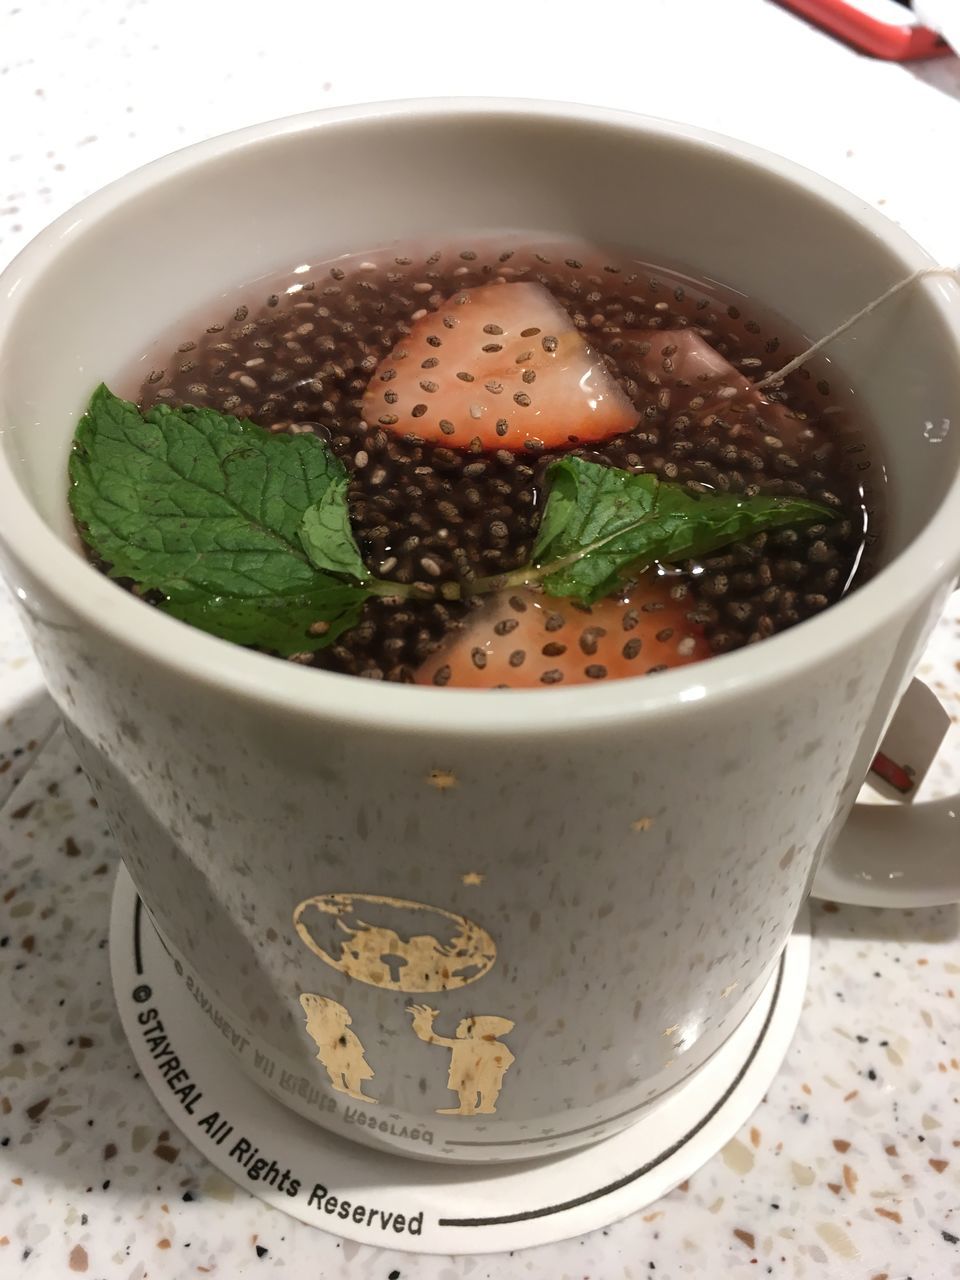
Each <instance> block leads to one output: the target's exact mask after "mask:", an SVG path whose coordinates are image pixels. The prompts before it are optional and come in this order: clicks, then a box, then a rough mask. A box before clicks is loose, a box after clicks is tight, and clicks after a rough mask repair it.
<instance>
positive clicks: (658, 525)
mask: <svg viewBox="0 0 960 1280" xmlns="http://www.w3.org/2000/svg"><path fill="white" fill-rule="evenodd" d="M547 478H548V482H549V486H550V488H549V493H548V498H547V504H546V507H545V509H544V513H543V519H542V521H541V524H540V529H539V532H538V534H537V539H536V543H535V545H534V549H533V561H534V564H535V565H537V566H538V567H537V576H538V577H539V579H540V580H541V582H542V583H543V586H544V589H545V590H546V591H547V592H548V593H549V594H550V595H556V596H574V597H576V598H579V599H581V600H583V601H584V602H585V603H587V604H590V603H593V602H594V601H596V600H599V599H601V598H602V597H603V596H606V595H609V594H610V593H611V592H612V591H615V590H617V588H618V587H619V586H620V585H621V584H622V582H623V581H624V579H625V577H626V576H627V575H631V576H635V575H637V574H639V573H641V572H642V571H643V570H644V569H646V568H648V567H649V566H650V565H651V564H652V563H653V562H654V561H655V560H659V561H662V562H670V561H673V560H685V559H687V558H688V557H695V556H703V555H709V554H710V553H711V552H713V551H717V550H719V548H721V547H724V546H726V545H728V544H729V543H731V542H736V541H738V540H739V539H740V538H745V537H748V536H750V535H751V534H755V533H760V532H762V531H763V530H765V529H772V528H774V527H776V526H778V525H793V524H803V523H808V522H809V521H812V520H832V519H834V518H835V513H834V512H832V511H830V510H829V509H827V508H826V507H821V506H818V505H817V504H816V503H814V502H807V501H805V500H801V499H793V498H765V497H743V496H738V495H736V494H697V493H690V492H689V491H688V490H687V489H685V488H684V487H683V486H682V485H678V484H669V483H667V482H661V481H660V480H658V479H657V477H656V476H652V475H647V474H640V475H635V474H633V473H632V472H629V471H620V470H617V469H616V468H613V467H603V466H598V465H597V464H596V463H592V462H584V461H582V460H581V459H579V458H564V459H561V460H560V461H558V462H554V463H553V464H552V465H551V466H550V468H549V469H548V472H547Z"/></svg>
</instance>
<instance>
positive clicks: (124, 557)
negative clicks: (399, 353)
mask: <svg viewBox="0 0 960 1280" xmlns="http://www.w3.org/2000/svg"><path fill="white" fill-rule="evenodd" d="M70 478H71V482H72V483H71V489H70V506H71V509H72V511H73V514H74V517H75V519H76V521H77V524H78V526H79V527H80V530H81V533H82V536H83V538H84V541H85V542H86V543H87V545H88V546H89V547H90V548H91V550H92V551H93V552H94V553H95V555H96V556H97V557H98V558H99V559H100V560H102V561H103V562H105V563H106V565H107V566H108V571H109V573H110V574H111V576H112V577H116V578H130V579H132V580H133V581H134V582H135V583H136V584H137V585H138V587H139V588H140V590H141V591H142V592H158V593H160V595H162V597H163V600H162V602H161V604H160V607H161V608H162V609H163V610H164V611H165V612H167V613H170V614H172V615H173V616H174V617H177V618H180V619H181V620H182V621H184V622H191V623H193V624H194V625H195V626H198V627H201V628H203V630H205V631H209V632H211V633H212V634H213V635H217V636H221V637H222V638H223V639H227V640H233V641H235V642H237V643H238V644H246V645H256V646H257V647H260V648H264V649H272V650H276V651H277V652H279V653H282V654H284V655H289V654H291V653H298V652H304V651H308V650H310V651H313V650H315V649H319V648H323V647H324V646H326V645H327V644H330V643H332V642H333V641H334V640H335V639H336V637H337V636H338V635H339V634H340V633H341V632H342V631H344V630H346V629H347V628H348V627H350V626H353V625H354V624H355V623H356V621H357V620H358V617H359V611H360V609H361V607H362V605H363V602H364V600H365V599H366V598H367V595H368V594H369V592H368V590H367V589H366V588H363V587H358V586H353V585H348V584H345V583H343V582H341V581H339V580H338V579H337V578H334V577H332V576H331V574H330V573H327V572H324V571H323V569H324V568H329V569H332V570H334V571H336V572H338V573H339V572H342V573H345V574H349V575H350V576H351V577H353V578H362V579H364V580H366V579H368V578H369V574H368V573H367V571H366V568H365V567H364V565H363V562H362V561H361V559H360V555H359V552H358V551H357V548H356V543H355V542H354V541H353V537H352V534H351V533H350V528H349V519H348V516H347V510H346V497H345V495H346V485H347V477H346V472H345V470H344V468H343V466H342V465H341V463H340V462H339V461H338V459H337V458H335V457H334V455H333V454H331V453H330V451H329V450H328V449H327V447H326V446H325V445H324V444H323V443H322V442H321V441H320V440H317V439H316V438H315V437H314V436H308V435H303V436H288V435H282V434H281V435H273V434H271V433H270V432H269V431H265V430H264V429H263V428H262V427H258V426H256V425H255V424H254V423H251V422H241V421H240V420H238V419H237V418H233V417H230V416H228V415H225V414H220V413H217V412H215V411H214V410H212V409H198V408H192V407H189V406H187V407H184V408H177V409H173V408H169V407H168V406H165V405H158V406H156V407H154V408H152V409H150V410H148V412H147V413H145V414H141V413H140V411H139V410H138V409H137V407H136V406H135V405H133V404H131V403H129V402H128V401H125V400H121V399H120V398H119V397H117V396H115V395H113V394H111V392H110V391H108V390H107V388H106V387H104V386H100V387H98V389H97V390H96V391H95V392H94V394H93V396H92V398H91V400H90V405H89V407H88V409H87V412H86V414H84V416H83V418H81V420H80V423H79V424H78V426H77V431H76V435H75V438H74V450H73V453H72V455H71V458H70ZM310 513H314V514H313V515H312V516H310V520H309V521H308V522H307V523H308V524H309V528H310V535H309V551H310V554H309V556H308V554H307V550H306V549H305V542H304V540H303V538H302V536H301V534H302V530H303V528H304V524H305V517H307V516H308V515H310ZM328 534H329V536H330V539H331V546H330V547H329V548H328V549H327V550H326V551H324V541H323V540H324V537H325V536H327V535H328ZM376 585H378V584H373V583H372V584H371V587H370V590H373V589H375V587H376ZM392 589H394V588H393V587H392V586H391V590H392ZM317 623H319V624H326V626H325V627H324V626H321V627H319V628H317V630H319V631H320V632H321V634H313V633H312V632H311V630H310V628H311V626H312V625H313V624H317Z"/></svg>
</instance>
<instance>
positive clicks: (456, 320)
mask: <svg viewBox="0 0 960 1280" xmlns="http://www.w3.org/2000/svg"><path fill="white" fill-rule="evenodd" d="M364 415H365V417H366V419H367V421H368V422H370V423H371V424H372V423H379V424H380V425H381V426H383V427H386V428H388V429H389V430H391V431H394V432H396V433H397V434H398V435H405V434H407V433H408V432H412V433H413V434H415V435H418V436H420V437H422V438H423V439H424V440H431V441H434V442H436V443H438V444H444V445H446V446H447V447H448V448H451V449H467V448H469V447H470V445H471V444H472V443H473V442H474V441H475V440H478V441H479V442H480V446H481V447H482V448H484V449H520V448H522V447H523V445H524V444H526V443H527V442H528V441H540V442H541V443H542V444H543V445H545V446H546V447H547V448H550V449H556V448H564V447H569V446H571V445H575V444H577V443H579V442H582V441H592V440H604V439H606V438H607V437H608V436H613V435H617V434H619V433H621V432H624V431H629V430H630V429H631V428H632V427H634V426H635V425H636V423H637V420H638V418H639V416H640V415H639V413H638V412H637V410H636V409H635V408H634V406H633V405H632V404H631V403H630V401H629V399H628V398H627V396H626V395H625V394H624V392H623V391H622V389H621V388H620V386H619V385H618V383H617V382H616V381H615V380H614V379H613V377H612V376H611V375H610V372H609V370H608V369H607V366H606V365H605V364H604V362H603V360H602V359H601V358H600V356H599V355H598V354H597V353H596V351H594V350H593V348H592V347H589V346H588V345H587V343H586V342H585V341H584V339H583V338H582V337H581V335H580V332H579V330H578V329H577V328H576V326H575V325H574V323H573V321H572V320H571V319H570V317H569V316H568V315H567V313H566V312H565V311H564V310H563V308H562V307H561V306H559V305H558V303H556V302H555V301H554V300H553V298H552V297H551V296H550V294H549V293H548V292H547V290H546V289H544V288H543V286H542V285H539V284H489V285H483V286H482V287H481V288H478V289H463V290H461V292H460V293H457V294H454V296H453V297H452V298H449V299H448V300H447V301H446V302H445V303H444V304H443V305H442V306H441V307H440V308H439V309H438V310H437V311H432V312H430V313H428V314H426V315H423V316H421V317H420V319H419V320H417V321H416V322H415V324H414V326H413V332H412V333H411V334H410V335H409V337H407V338H403V339H401V340H400V342H398V343H397V345H396V346H395V347H394V349H393V350H392V351H391V352H390V354H389V355H388V356H386V357H385V358H384V359H383V360H382V361H381V362H380V364H379V365H378V367H377V370H376V372H375V373H374V375H373V377H372V378H371V379H370V384H369V386H368V387H367V391H366V395H365V396H364Z"/></svg>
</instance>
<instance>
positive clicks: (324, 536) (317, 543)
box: [300, 475, 370, 582]
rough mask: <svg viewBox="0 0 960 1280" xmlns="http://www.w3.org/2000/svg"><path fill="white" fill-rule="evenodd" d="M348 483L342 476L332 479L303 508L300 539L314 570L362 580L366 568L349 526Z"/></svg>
mask: <svg viewBox="0 0 960 1280" xmlns="http://www.w3.org/2000/svg"><path fill="white" fill-rule="evenodd" d="M348 483H349V482H348V480H347V477H346V475H344V476H342V477H341V478H340V479H338V480H334V481H333V482H332V484H330V485H328V486H327V491H326V493H325V494H324V495H323V497H322V498H321V499H320V501H319V502H315V503H314V504H313V506H312V507H307V509H306V511H305V512H304V513H303V520H302V521H301V522H300V542H301V544H302V546H303V549H304V551H305V552H306V553H307V556H308V558H309V560H310V563H311V564H312V565H314V566H315V567H316V568H317V569H323V570H327V571H328V572H330V573H342V574H345V575H346V576H347V577H350V578H355V579H356V580H357V582H366V581H367V580H368V578H369V577H370V571H369V569H368V568H367V566H366V565H365V564H364V563H363V560H362V558H361V556H360V548H359V547H358V546H357V543H356V540H355V538H354V536H353V530H352V529H351V528H350V511H349V508H348V507H347V485H348Z"/></svg>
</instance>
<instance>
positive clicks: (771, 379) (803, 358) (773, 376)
mask: <svg viewBox="0 0 960 1280" xmlns="http://www.w3.org/2000/svg"><path fill="white" fill-rule="evenodd" d="M958 271H960V268H957V267H921V268H920V270H919V271H914V272H913V274H912V275H909V276H907V277H906V279H905V280H900V281H899V282H898V283H897V284H894V285H891V286H890V288H889V289H887V290H886V292H885V293H881V294H880V296H879V297H878V298H874V300H873V301H872V302H868V303H867V305H866V306H865V307H861V309H860V310H859V311H858V312H857V313H856V314H855V315H852V316H851V317H850V319H849V320H845V321H844V322H843V324H841V325H838V326H837V327H836V329H833V330H831V332H830V333H828V334H827V335H826V337H823V338H821V339H820V340H819V341H818V342H815V343H814V344H813V346H812V347H808V348H807V349H806V351H804V352H802V353H801V354H800V355H798V356H797V357H796V358H795V359H794V360H791V361H790V363H789V364H785V365H784V366H783V368H782V369H778V370H777V372H776V373H768V374H767V376H766V377H765V378H762V379H761V380H760V381H759V382H756V383H754V386H755V387H756V388H757V389H758V390H762V389H763V388H764V387H771V386H773V385H774V384H775V383H779V382H782V381H783V380H784V378H785V377H787V375H788V374H791V373H793V372H794V370H796V369H799V368H800V366H801V365H803V364H806V362H807V361H808V360H809V359H810V357H811V356H814V355H816V354H817V352H818V351H820V350H822V349H823V348H824V347H825V346H826V345H827V343H829V342H833V340H834V338H839V337H840V335H841V333H846V332H847V330H848V329H850V328H852V327H853V325H855V324H856V323H857V322H858V321H860V320H863V319H864V317H865V316H868V315H870V313H871V312H872V311H876V309H877V308H878V307H880V306H882V305H883V303H885V302H886V301H887V300H888V299H890V298H892V297H894V296H895V295H896V294H898V293H899V292H900V291H901V289H906V288H907V286H908V285H911V284H914V283H915V282H916V281H917V280H922V279H923V278H924V277H926V276H943V275H947V276H955V275H957V274H958Z"/></svg>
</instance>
